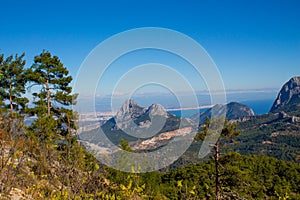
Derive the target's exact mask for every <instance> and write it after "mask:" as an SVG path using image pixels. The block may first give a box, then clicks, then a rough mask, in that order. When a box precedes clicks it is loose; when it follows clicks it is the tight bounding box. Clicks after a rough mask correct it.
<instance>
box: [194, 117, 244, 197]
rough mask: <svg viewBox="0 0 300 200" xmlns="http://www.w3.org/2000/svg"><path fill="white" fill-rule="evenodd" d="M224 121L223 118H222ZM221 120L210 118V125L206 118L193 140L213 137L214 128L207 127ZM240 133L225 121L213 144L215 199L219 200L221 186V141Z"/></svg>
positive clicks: (234, 126) (234, 125)
mask: <svg viewBox="0 0 300 200" xmlns="http://www.w3.org/2000/svg"><path fill="white" fill-rule="evenodd" d="M223 119H224V118H223ZM223 119H222V118H212V120H214V123H211V120H210V119H209V118H208V117H207V118H206V122H205V124H204V125H203V127H202V131H200V132H198V133H197V135H196V137H195V140H196V141H199V140H202V141H203V140H204V138H205V137H206V136H208V137H210V136H213V137H214V136H215V134H216V133H215V130H214V128H211V127H209V126H210V124H215V123H222V122H224V120H223ZM239 134H240V131H239V130H237V124H236V123H235V124H231V123H229V122H228V120H227V119H226V120H225V123H224V127H223V129H222V131H221V134H220V135H219V137H218V139H217V141H216V143H215V144H214V146H213V148H214V162H215V170H216V172H215V190H216V199H218V200H219V199H221V194H220V192H221V184H220V174H221V173H220V162H219V158H220V146H221V143H220V141H221V139H222V138H224V139H233V138H235V137H237V136H239Z"/></svg>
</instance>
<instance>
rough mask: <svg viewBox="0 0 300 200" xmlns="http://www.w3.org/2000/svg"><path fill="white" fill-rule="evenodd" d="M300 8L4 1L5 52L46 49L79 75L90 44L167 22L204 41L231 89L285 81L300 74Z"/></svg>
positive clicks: (1, 39)
mask: <svg viewBox="0 0 300 200" xmlns="http://www.w3.org/2000/svg"><path fill="white" fill-rule="evenodd" d="M299 9H300V1H296V0H295V1H276V0H274V1H239V0H236V1H196V0H195V1H158V0H152V1H149V0H148V1H146V0H145V1H141V0H138V1H133V0H127V1H62V0H60V1H15V0H14V1H13V0H12V1H1V12H0V18H1V30H0V49H1V51H0V52H1V53H4V54H5V55H6V56H8V55H9V54H13V53H22V52H25V53H26V59H27V66H30V65H31V64H32V60H33V57H34V56H35V55H37V54H39V53H41V52H42V50H43V49H46V50H49V51H50V52H51V53H52V54H55V55H58V56H59V57H60V58H61V60H62V61H63V63H64V64H65V66H66V67H68V69H69V70H70V73H71V75H72V76H74V77H75V76H76V74H77V70H78V69H79V66H80V65H81V63H82V62H83V60H84V59H85V57H86V56H87V55H88V54H89V52H90V51H91V50H92V49H93V48H94V47H96V46H97V45H98V44H99V43H100V42H102V41H104V40H105V39H107V38H109V37H110V36H112V35H114V34H117V33H119V32H122V31H126V30H128V29H133V28H139V27H164V28H169V29H173V30H176V31H179V32H182V33H184V34H186V35H188V36H190V37H191V38H193V39H194V40H196V41H197V42H199V43H200V44H201V45H202V46H203V47H204V48H205V49H206V51H207V52H208V53H209V54H210V56H211V57H212V59H213V60H214V62H215V63H216V65H217V66H218V68H219V70H220V73H221V75H222V78H223V80H224V84H225V87H226V89H228V90H229V89H242V90H248V89H260V88H275V89H279V88H280V87H281V85H282V84H283V83H284V82H285V81H287V80H288V79H289V78H291V77H292V76H296V75H300V26H299V25H300V23H299V21H300V20H299V19H300V12H299ZM111 71H112V72H111V74H109V76H112V77H113V76H114V72H113V70H111ZM187 73H189V72H187ZM190 73H192V72H190ZM109 84H111V83H110V82H109V79H107V85H109Z"/></svg>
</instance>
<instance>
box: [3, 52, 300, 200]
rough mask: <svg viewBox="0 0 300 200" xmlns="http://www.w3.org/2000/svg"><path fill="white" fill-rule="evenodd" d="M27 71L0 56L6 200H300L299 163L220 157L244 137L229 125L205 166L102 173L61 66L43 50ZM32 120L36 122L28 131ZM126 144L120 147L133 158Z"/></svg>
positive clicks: (15, 58)
mask: <svg viewBox="0 0 300 200" xmlns="http://www.w3.org/2000/svg"><path fill="white" fill-rule="evenodd" d="M25 64H26V61H25V59H24V54H22V55H20V56H19V55H12V56H8V57H5V56H4V55H0V84H1V88H0V98H1V106H0V199H21V198H22V199H107V200H113V199H124V200H125V199H126V200H127V199H157V200H161V199H299V198H300V193H299V191H300V165H299V163H295V162H289V161H283V160H278V159H276V158H271V157H267V156H262V155H241V154H239V153H235V152H229V151H230V150H228V153H226V154H222V151H221V150H220V149H219V148H222V147H223V145H224V144H223V143H222V139H227V140H233V139H235V140H237V139H238V138H239V134H240V131H239V130H238V126H237V125H236V124H230V123H228V121H226V122H225V125H224V128H223V130H222V133H221V138H220V140H218V141H217V143H216V144H215V146H214V153H213V155H214V156H213V157H212V158H208V159H207V161H205V162H199V163H198V164H193V165H188V166H185V167H181V168H177V169H172V170H169V169H163V170H162V171H161V172H148V173H143V174H139V173H137V172H136V171H132V173H123V172H120V171H117V170H114V169H111V168H109V167H107V166H104V165H102V164H101V160H96V158H95V157H94V155H93V154H92V153H91V152H88V151H87V150H86V148H85V147H84V146H82V145H81V144H80V142H78V140H77V125H76V120H77V114H76V113H75V112H74V111H73V110H71V109H70V106H71V105H73V104H74V103H75V102H76V97H77V94H73V93H72V87H71V86H70V83H71V81H72V77H71V76H70V75H69V72H68V70H67V68H66V67H65V66H64V65H63V64H62V62H61V60H60V59H59V58H58V57H57V56H53V55H51V53H50V52H48V51H43V52H42V53H41V54H39V55H37V56H36V57H35V58H34V60H33V61H32V63H31V64H30V65H29V66H30V67H28V68H26V67H25ZM26 92H27V93H30V94H31V95H32V97H31V98H32V100H33V101H32V105H31V106H29V99H27V98H26V97H25V93H26ZM30 116H31V117H34V121H33V122H32V123H30V124H28V125H27V126H26V125H25V124H24V119H25V117H30ZM248 123H249V125H251V123H252V121H249V122H248ZM208 125H209V120H207V122H206V124H205V125H203V126H202V129H201V130H200V131H199V133H198V134H197V137H196V138H195V139H196V140H202V139H203V137H204V136H205V135H206V134H208V131H207V127H208ZM244 126H245V124H244ZM242 128H243V129H242V130H244V129H245V128H244V127H242ZM262 130H263V129H262ZM241 137H245V136H243V133H241ZM121 141H122V142H121V145H120V147H121V148H123V149H124V150H126V151H132V150H131V149H130V147H129V144H128V142H127V141H125V140H121ZM257 153H260V152H257Z"/></svg>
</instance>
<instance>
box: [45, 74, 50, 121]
mask: <svg viewBox="0 0 300 200" xmlns="http://www.w3.org/2000/svg"><path fill="white" fill-rule="evenodd" d="M46 91H47V109H48V116H50V100H51V99H50V88H49V79H47V80H46Z"/></svg>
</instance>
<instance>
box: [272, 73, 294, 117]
mask: <svg viewBox="0 0 300 200" xmlns="http://www.w3.org/2000/svg"><path fill="white" fill-rule="evenodd" d="M299 103H300V77H299V76H298V77H293V78H291V79H290V80H289V81H288V82H287V83H285V84H284V85H283V86H282V88H281V90H280V92H279V93H278V96H277V98H276V100H275V102H274V104H273V106H272V108H271V110H270V112H277V111H281V110H284V111H289V110H291V109H293V108H292V107H294V106H297V105H298V104H299ZM294 108H295V107H294Z"/></svg>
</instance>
